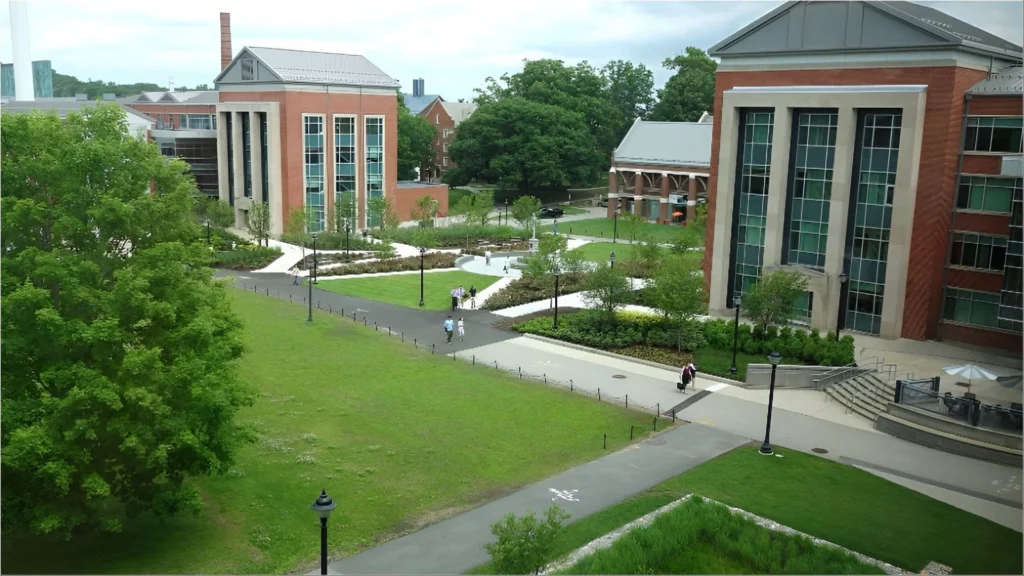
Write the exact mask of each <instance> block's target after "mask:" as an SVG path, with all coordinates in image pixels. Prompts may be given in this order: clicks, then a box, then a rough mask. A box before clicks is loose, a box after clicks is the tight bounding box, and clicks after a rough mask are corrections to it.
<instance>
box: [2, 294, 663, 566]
mask: <svg viewBox="0 0 1024 576" xmlns="http://www.w3.org/2000/svg"><path fill="white" fill-rule="evenodd" d="M232 297H233V299H234V302H235V306H236V309H237V310H238V312H239V313H240V314H241V315H242V317H243V318H244V319H245V320H246V323H247V326H248V334H249V337H248V351H247V354H246V356H245V358H244V359H243V361H242V364H241V375H242V377H243V378H244V379H245V380H247V381H249V382H250V383H252V385H253V386H254V387H255V388H256V389H257V390H258V391H259V399H258V401H257V404H256V405H255V406H254V407H252V408H249V409H247V410H245V411H244V412H243V414H242V415H241V417H240V420H241V421H243V422H248V423H251V424H253V425H254V426H255V427H256V429H257V430H258V431H259V433H260V441H259V442H258V443H256V444H253V445H250V446H247V447H245V448H244V449H243V450H242V452H241V453H240V454H239V457H238V461H237V463H236V465H235V467H234V468H233V469H232V470H231V471H230V472H229V473H228V474H226V475H224V476H219V477H214V478H203V479H200V480H197V481H196V482H197V486H198V487H199V488H200V489H201V490H202V492H203V494H204V497H205V500H206V509H205V511H204V512H203V514H202V515H201V516H200V517H198V518H191V517H182V518H174V519H172V520H170V521H169V522H167V523H163V524H161V523H158V522H156V521H154V520H153V519H150V518H143V519H140V520H138V521H134V522H130V523H129V524H128V525H127V526H126V529H125V531H124V533H123V534H120V535H116V536H105V537H95V536H94V537H85V538H79V539H76V540H74V541H72V542H70V543H55V542H49V541H45V540H39V539H29V540H15V539H12V537H11V535H10V534H9V533H6V534H4V540H3V545H4V550H3V552H4V554H3V567H2V568H3V571H4V572H22V573H25V572H34V573H50V574H61V573H149V574H165V573H190V574H203V573H284V572H294V571H300V570H308V569H310V568H311V567H312V565H313V564H314V563H315V561H316V557H317V553H318V551H317V541H318V540H317V539H318V534H319V530H318V527H317V520H316V518H315V515H314V514H313V513H312V512H311V511H310V510H309V505H310V503H311V502H312V501H313V499H314V498H315V497H316V496H317V494H319V492H320V489H321V488H326V489H327V490H328V492H329V493H330V494H331V495H332V496H333V497H334V498H335V500H336V501H337V502H338V508H337V509H336V510H335V512H334V515H333V516H332V517H331V540H330V542H331V551H332V556H334V557H338V556H341V555H347V554H352V553H355V552H358V551H360V550H362V549H365V548H367V547H370V546H372V545H374V544H375V543H378V542H379V541H380V540H382V539H385V538H390V537H392V536H394V535H396V534H398V533H402V532H403V531H409V530H412V529H415V528H417V527H419V526H422V525H423V524H424V523H428V522H432V521H437V520H440V519H442V518H444V517H446V516H448V515H451V514H454V513H456V512H458V511H461V510H463V509H465V508H466V507H469V506H472V505H474V504H478V503H481V502H483V501H485V500H490V499H493V498H495V497H497V496H499V495H501V494H504V493H507V492H509V491H511V490H514V489H515V488H518V487H521V486H523V485H525V484H527V483H530V482H534V481H538V480H541V479H543V478H547V477H550V476H552V475H554V474H557V473H558V472H560V471H562V470H565V469H568V468H570V467H572V466H576V465H578V464H581V463H583V462H586V461H588V460H591V459H593V458H596V457H598V456H601V455H602V454H605V453H606V452H605V451H604V450H602V448H601V440H602V436H601V435H602V434H604V433H608V435H609V436H608V443H609V450H611V449H617V448H621V447H623V446H625V445H626V444H627V443H628V442H629V426H630V425H631V424H635V425H638V426H643V427H644V428H647V427H648V426H649V424H650V420H649V417H648V416H647V415H645V414H640V413H635V412H628V411H626V410H623V409H621V408H618V407H615V406H612V405H608V404H599V403H597V402H594V401H592V400H589V399H587V398H584V397H582V396H574V395H572V394H570V393H568V392H563V391H561V390H558V389H555V388H551V387H545V386H544V385H542V384H537V383H533V382H529V381H521V380H518V379H513V378H511V377H509V376H506V375H504V374H503V373H499V372H495V371H494V370H488V369H487V368H484V367H481V366H478V367H471V366H467V365H466V364H465V363H463V362H452V361H451V359H447V357H441V356H437V357H432V356H430V355H429V353H425V352H424V351H422V350H420V351H417V350H414V349H412V348H411V347H409V346H408V345H405V344H402V343H400V342H399V340H397V339H389V338H388V337H387V336H386V335H383V334H379V333H375V332H373V330H371V329H367V328H364V327H362V326H359V325H355V324H353V323H351V322H345V321H344V320H341V319H338V318H336V317H331V316H329V315H327V314H326V313H319V312H318V313H317V316H316V322H314V323H313V324H311V325H310V324H307V323H306V322H305V317H306V316H305V312H304V311H303V309H302V308H300V307H298V306H294V305H291V304H288V303H286V302H283V301H279V300H276V299H273V298H266V297H262V296H257V295H253V294H249V293H244V292H240V291H237V292H232ZM483 529H486V528H483Z"/></svg>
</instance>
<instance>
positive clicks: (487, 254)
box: [484, 250, 491, 266]
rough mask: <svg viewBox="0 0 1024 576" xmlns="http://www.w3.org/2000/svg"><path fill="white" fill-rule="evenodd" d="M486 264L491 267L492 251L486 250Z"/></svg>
mask: <svg viewBox="0 0 1024 576" xmlns="http://www.w3.org/2000/svg"><path fill="white" fill-rule="evenodd" d="M484 262H486V263H487V266H490V265H491V251H490V250H485V251H484Z"/></svg>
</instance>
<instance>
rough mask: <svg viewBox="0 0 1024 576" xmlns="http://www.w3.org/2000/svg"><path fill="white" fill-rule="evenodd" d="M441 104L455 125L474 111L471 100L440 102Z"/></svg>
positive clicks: (474, 105) (474, 106) (474, 107)
mask: <svg viewBox="0 0 1024 576" xmlns="http://www.w3.org/2000/svg"><path fill="white" fill-rule="evenodd" d="M441 106H442V107H443V108H444V111H445V112H447V113H448V115H449V116H451V117H452V121H453V122H454V123H455V125H456V126H458V125H459V123H461V122H462V121H463V120H465V119H466V118H469V117H470V116H472V115H473V112H475V111H476V104H474V103H472V102H444V101H442V102H441Z"/></svg>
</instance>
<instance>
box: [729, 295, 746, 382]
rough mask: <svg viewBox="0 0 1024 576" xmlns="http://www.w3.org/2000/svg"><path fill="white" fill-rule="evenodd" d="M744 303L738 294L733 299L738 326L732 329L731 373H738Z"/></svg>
mask: <svg viewBox="0 0 1024 576" xmlns="http://www.w3.org/2000/svg"><path fill="white" fill-rule="evenodd" d="M742 303H743V297H742V296H740V295H739V294H737V295H736V296H734V297H733V299H732V305H733V306H735V307H736V324H735V326H733V328H732V366H730V367H729V373H730V374H735V373H736V348H737V345H738V344H739V339H740V304H742Z"/></svg>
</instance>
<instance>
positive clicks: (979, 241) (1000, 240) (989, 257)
mask: <svg viewBox="0 0 1024 576" xmlns="http://www.w3.org/2000/svg"><path fill="white" fill-rule="evenodd" d="M949 263H950V264H951V265H953V266H966V267H968V268H981V269H984V270H997V271H1000V272H1001V271H1002V270H1003V265H1004V264H1005V263H1006V238H1005V237H1002V236H989V235H987V234H968V233H956V234H954V235H953V250H952V252H951V253H950V256H949Z"/></svg>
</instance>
